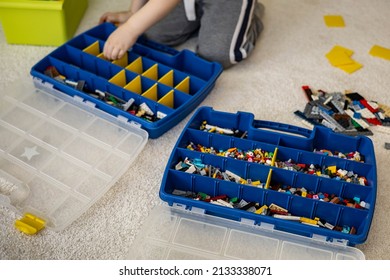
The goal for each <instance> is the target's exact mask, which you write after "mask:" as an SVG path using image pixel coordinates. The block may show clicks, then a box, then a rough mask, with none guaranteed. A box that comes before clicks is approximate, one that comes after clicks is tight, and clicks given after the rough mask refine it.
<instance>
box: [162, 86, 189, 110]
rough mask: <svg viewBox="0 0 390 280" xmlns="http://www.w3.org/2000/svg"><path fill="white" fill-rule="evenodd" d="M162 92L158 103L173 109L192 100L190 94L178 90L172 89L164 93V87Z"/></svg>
mask: <svg viewBox="0 0 390 280" xmlns="http://www.w3.org/2000/svg"><path fill="white" fill-rule="evenodd" d="M160 93H162V94H163V96H162V97H161V98H159V99H158V103H159V104H161V105H164V106H166V107H169V108H172V109H178V108H179V107H181V106H183V105H184V104H186V103H187V102H188V101H189V100H190V97H189V95H187V94H184V93H182V92H180V91H176V90H170V91H168V92H167V93H165V94H164V90H163V89H162V90H161V91H160Z"/></svg>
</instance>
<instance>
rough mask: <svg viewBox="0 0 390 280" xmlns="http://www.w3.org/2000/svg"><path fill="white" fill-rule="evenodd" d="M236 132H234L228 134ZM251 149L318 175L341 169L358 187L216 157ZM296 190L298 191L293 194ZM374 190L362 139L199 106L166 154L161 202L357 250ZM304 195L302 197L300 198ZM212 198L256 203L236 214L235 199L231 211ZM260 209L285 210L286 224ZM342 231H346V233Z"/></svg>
mask: <svg viewBox="0 0 390 280" xmlns="http://www.w3.org/2000/svg"><path fill="white" fill-rule="evenodd" d="M205 125H209V127H208V129H204V127H205ZM216 128H217V129H216ZM236 130H237V131H239V133H237V134H232V133H231V132H232V131H233V132H234V131H236ZM196 147H198V148H196ZM256 149H260V150H262V151H271V152H272V153H270V156H271V157H273V155H275V158H273V160H274V161H275V162H276V163H278V162H279V163H283V162H295V163H297V164H298V163H299V164H300V166H310V165H312V166H316V168H318V170H322V171H324V170H327V169H326V168H325V167H329V166H331V167H333V168H336V169H337V170H340V172H342V171H341V170H348V171H349V172H351V174H352V173H353V174H357V175H356V177H358V178H364V179H362V181H361V182H359V180H355V181H348V180H347V181H346V180H343V179H340V177H339V176H325V175H324V174H317V176H316V174H310V172H304V171H298V170H295V169H291V168H290V169H289V168H284V167H285V166H283V165H282V164H274V165H272V164H269V162H268V164H265V163H264V164H262V163H258V162H255V161H254V160H252V162H251V161H248V160H245V159H243V158H240V156H227V155H226V154H224V153H221V151H227V150H229V151H236V150H238V151H240V153H241V154H245V151H253V150H256ZM319 150H322V151H323V150H327V151H339V152H342V153H345V154H348V153H349V152H354V153H355V154H356V152H358V154H359V155H360V156H361V160H359V161H356V160H352V159H348V158H342V157H338V156H334V155H333V154H331V153H324V152H322V153H319V152H318V151H319ZM335 153H337V152H335ZM251 155H252V154H251ZM282 166H283V167H282ZM210 170H214V171H213V172H211V171H210ZM215 170H218V173H219V174H220V177H221V176H222V175H221V174H224V175H223V176H224V177H223V176H222V178H217V177H215V174H216V172H215ZM317 172H319V171H317ZM311 173H313V172H311ZM314 173H315V172H314ZM320 173H321V172H320ZM226 174H228V175H229V176H227V175H226ZM270 174H271V175H270ZM226 177H228V178H226ZM250 182H251V183H250ZM254 182H257V183H256V184H255V183H254ZM260 182H261V184H260ZM265 182H266V183H265ZM264 183H265V184H264ZM275 186H277V188H275ZM286 186H288V188H286ZM292 189H294V191H295V193H294V192H292ZM297 189H300V190H302V191H300V193H299V195H297V192H296V190H297ZM376 189H377V178H376V162H375V153H374V148H373V144H372V142H371V140H370V139H369V138H367V137H365V136H359V137H352V136H346V135H341V134H336V133H334V132H332V131H331V130H330V129H328V128H323V127H315V128H314V130H307V129H304V128H300V127H296V126H291V125H286V124H281V123H275V122H268V121H261V120H255V119H254V115H253V114H251V113H247V112H238V113H235V114H234V113H228V112H220V111H215V110H214V109H212V108H209V107H201V108H199V109H198V110H197V111H196V113H195V114H194V116H193V117H192V118H191V120H190V121H189V123H188V124H187V125H186V127H185V129H184V131H183V132H182V134H181V136H180V137H179V139H178V141H177V143H176V145H175V147H174V149H173V151H172V154H171V156H170V159H169V162H168V164H167V167H166V170H165V173H164V177H163V181H162V184H161V188H160V197H161V199H162V200H164V201H166V202H168V204H169V205H171V206H172V205H173V204H175V205H177V206H181V207H184V208H186V209H192V208H194V207H195V208H198V209H199V208H200V209H204V210H205V213H206V214H211V215H216V216H219V217H223V218H228V219H232V220H236V221H240V220H242V219H246V220H251V221H252V224H253V225H256V224H262V223H265V224H271V225H273V227H274V228H275V230H280V231H285V232H289V233H293V234H299V235H303V236H307V237H313V235H316V236H323V237H325V239H326V240H328V241H335V242H343V243H345V244H348V245H356V244H359V243H363V242H364V241H365V240H366V238H367V235H368V232H369V229H370V225H371V221H372V218H373V214H374V208H375V200H376ZM303 190H305V195H303V194H302V192H303ZM306 193H307V194H306ZM309 194H310V197H309ZM313 194H314V195H313ZM318 194H320V195H323V194H325V195H330V194H332V197H333V199H335V200H332V201H331V200H330V198H331V197H329V198H328V199H322V198H324V197H322V198H321V197H318V196H315V195H318ZM225 196H226V197H225ZM213 197H216V198H218V197H225V198H224V199H223V200H224V201H225V202H226V201H227V198H228V199H231V200H230V202H231V201H233V199H234V201H236V202H238V201H241V200H242V201H245V202H247V203H249V202H250V203H252V206H254V205H256V208H253V211H255V210H256V209H257V210H258V211H260V212H258V213H254V212H253V211H252V212H250V211H249V212H248V211H243V209H239V208H240V207H241V206H244V205H243V204H242V201H241V205H240V207H236V205H237V204H236V205H235V206H234V207H231V206H230V207H226V206H224V205H223V203H225V202H222V204H218V203H217V204H215V203H211V202H212V200H213ZM359 202H360V204H359ZM230 204H231V205H234V203H230ZM244 204H245V203H244ZM358 204H359V205H358ZM264 205H266V206H267V207H268V209H270V208H272V206H271V205H273V207H276V208H277V210H280V209H282V211H284V210H286V212H285V213H282V214H287V213H288V214H287V215H286V216H290V217H291V219H292V220H286V219H280V218H276V217H274V216H272V215H270V214H269V213H268V214H266V213H267V211H263V210H265V209H266V208H267V207H265V208H262V209H260V208H261V206H264ZM275 205H276V206H275ZM228 206H229V205H228ZM279 208H280V209H279ZM259 209H260V210H259ZM283 209H284V210H283ZM245 210H247V209H245ZM279 214H280V213H279ZM279 217H280V216H279ZM295 217H298V218H295ZM300 217H301V218H303V219H301V218H300ZM311 222H313V223H314V224H312V223H311ZM346 229H348V230H350V231H349V232H346ZM352 229H353V230H352Z"/></svg>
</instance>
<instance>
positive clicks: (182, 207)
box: [172, 203, 187, 210]
mask: <svg viewBox="0 0 390 280" xmlns="http://www.w3.org/2000/svg"><path fill="white" fill-rule="evenodd" d="M172 207H173V208H175V209H181V210H186V209H187V205H185V204H181V203H173V204H172Z"/></svg>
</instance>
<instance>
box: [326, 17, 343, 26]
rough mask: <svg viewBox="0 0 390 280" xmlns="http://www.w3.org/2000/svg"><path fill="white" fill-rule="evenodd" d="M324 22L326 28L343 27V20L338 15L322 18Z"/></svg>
mask: <svg viewBox="0 0 390 280" xmlns="http://www.w3.org/2000/svg"><path fill="white" fill-rule="evenodd" d="M324 21H325V24H326V26H327V27H345V23H344V19H343V17H342V16H338V15H327V16H324Z"/></svg>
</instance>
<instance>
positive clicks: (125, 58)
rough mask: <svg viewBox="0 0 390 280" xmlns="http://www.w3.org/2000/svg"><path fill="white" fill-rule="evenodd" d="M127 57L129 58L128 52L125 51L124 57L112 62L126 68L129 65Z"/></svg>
mask: <svg viewBox="0 0 390 280" xmlns="http://www.w3.org/2000/svg"><path fill="white" fill-rule="evenodd" d="M127 59H128V55H127V52H125V55H124V56H122V58H120V59H117V60H114V61H113V62H112V63H113V64H115V65H119V66H121V67H123V68H124V67H125V66H126V65H127Z"/></svg>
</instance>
